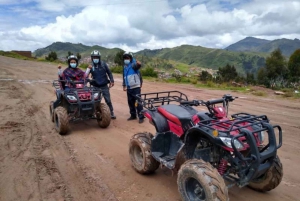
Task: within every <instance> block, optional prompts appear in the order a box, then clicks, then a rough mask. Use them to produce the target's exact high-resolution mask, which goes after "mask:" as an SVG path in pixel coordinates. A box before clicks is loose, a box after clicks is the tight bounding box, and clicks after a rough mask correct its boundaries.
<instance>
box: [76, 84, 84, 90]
mask: <svg viewBox="0 0 300 201" xmlns="http://www.w3.org/2000/svg"><path fill="white" fill-rule="evenodd" d="M83 86H84V85H83V84H76V89H82V88H83Z"/></svg>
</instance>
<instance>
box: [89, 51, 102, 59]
mask: <svg viewBox="0 0 300 201" xmlns="http://www.w3.org/2000/svg"><path fill="white" fill-rule="evenodd" d="M92 57H99V59H100V58H101V54H100V52H99V51H98V50H94V51H92V53H91V58H92Z"/></svg>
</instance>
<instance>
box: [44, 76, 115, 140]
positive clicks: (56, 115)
mask: <svg viewBox="0 0 300 201" xmlns="http://www.w3.org/2000/svg"><path fill="white" fill-rule="evenodd" d="M68 82H69V81H64V80H54V81H53V87H54V88H55V93H56V97H57V101H51V102H50V107H49V108H50V118H51V120H52V122H54V124H55V129H56V131H57V132H58V133H59V134H61V135H63V134H66V133H67V132H68V129H69V122H74V121H79V120H87V119H96V120H97V122H98V125H99V126H100V127H101V128H106V127H108V126H109V124H110V121H111V117H110V110H109V107H108V106H107V105H106V104H104V103H101V99H102V92H101V89H99V88H96V87H93V86H92V85H90V86H87V83H91V82H93V80H89V79H86V80H84V81H72V82H71V83H70V84H72V85H73V86H74V85H75V86H74V87H73V88H70V89H69V90H65V89H64V87H63V86H64V84H65V83H68Z"/></svg>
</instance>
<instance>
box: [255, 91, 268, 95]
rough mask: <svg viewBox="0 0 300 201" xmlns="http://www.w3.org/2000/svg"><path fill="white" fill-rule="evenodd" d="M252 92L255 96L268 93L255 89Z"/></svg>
mask: <svg viewBox="0 0 300 201" xmlns="http://www.w3.org/2000/svg"><path fill="white" fill-rule="evenodd" d="M252 94H253V95H255V96H265V95H266V93H265V92H263V91H254V92H252Z"/></svg>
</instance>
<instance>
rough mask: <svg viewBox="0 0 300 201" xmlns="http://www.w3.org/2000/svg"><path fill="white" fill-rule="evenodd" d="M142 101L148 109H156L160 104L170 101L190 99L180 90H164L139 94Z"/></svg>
mask: <svg viewBox="0 0 300 201" xmlns="http://www.w3.org/2000/svg"><path fill="white" fill-rule="evenodd" d="M137 97H138V99H139V101H140V103H141V104H142V106H143V107H144V108H147V109H148V110H156V108H157V107H158V106H160V105H165V104H167V105H168V104H170V102H182V101H188V97H187V96H186V95H185V94H184V93H181V92H179V91H163V92H154V93H145V94H139V95H137Z"/></svg>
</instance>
